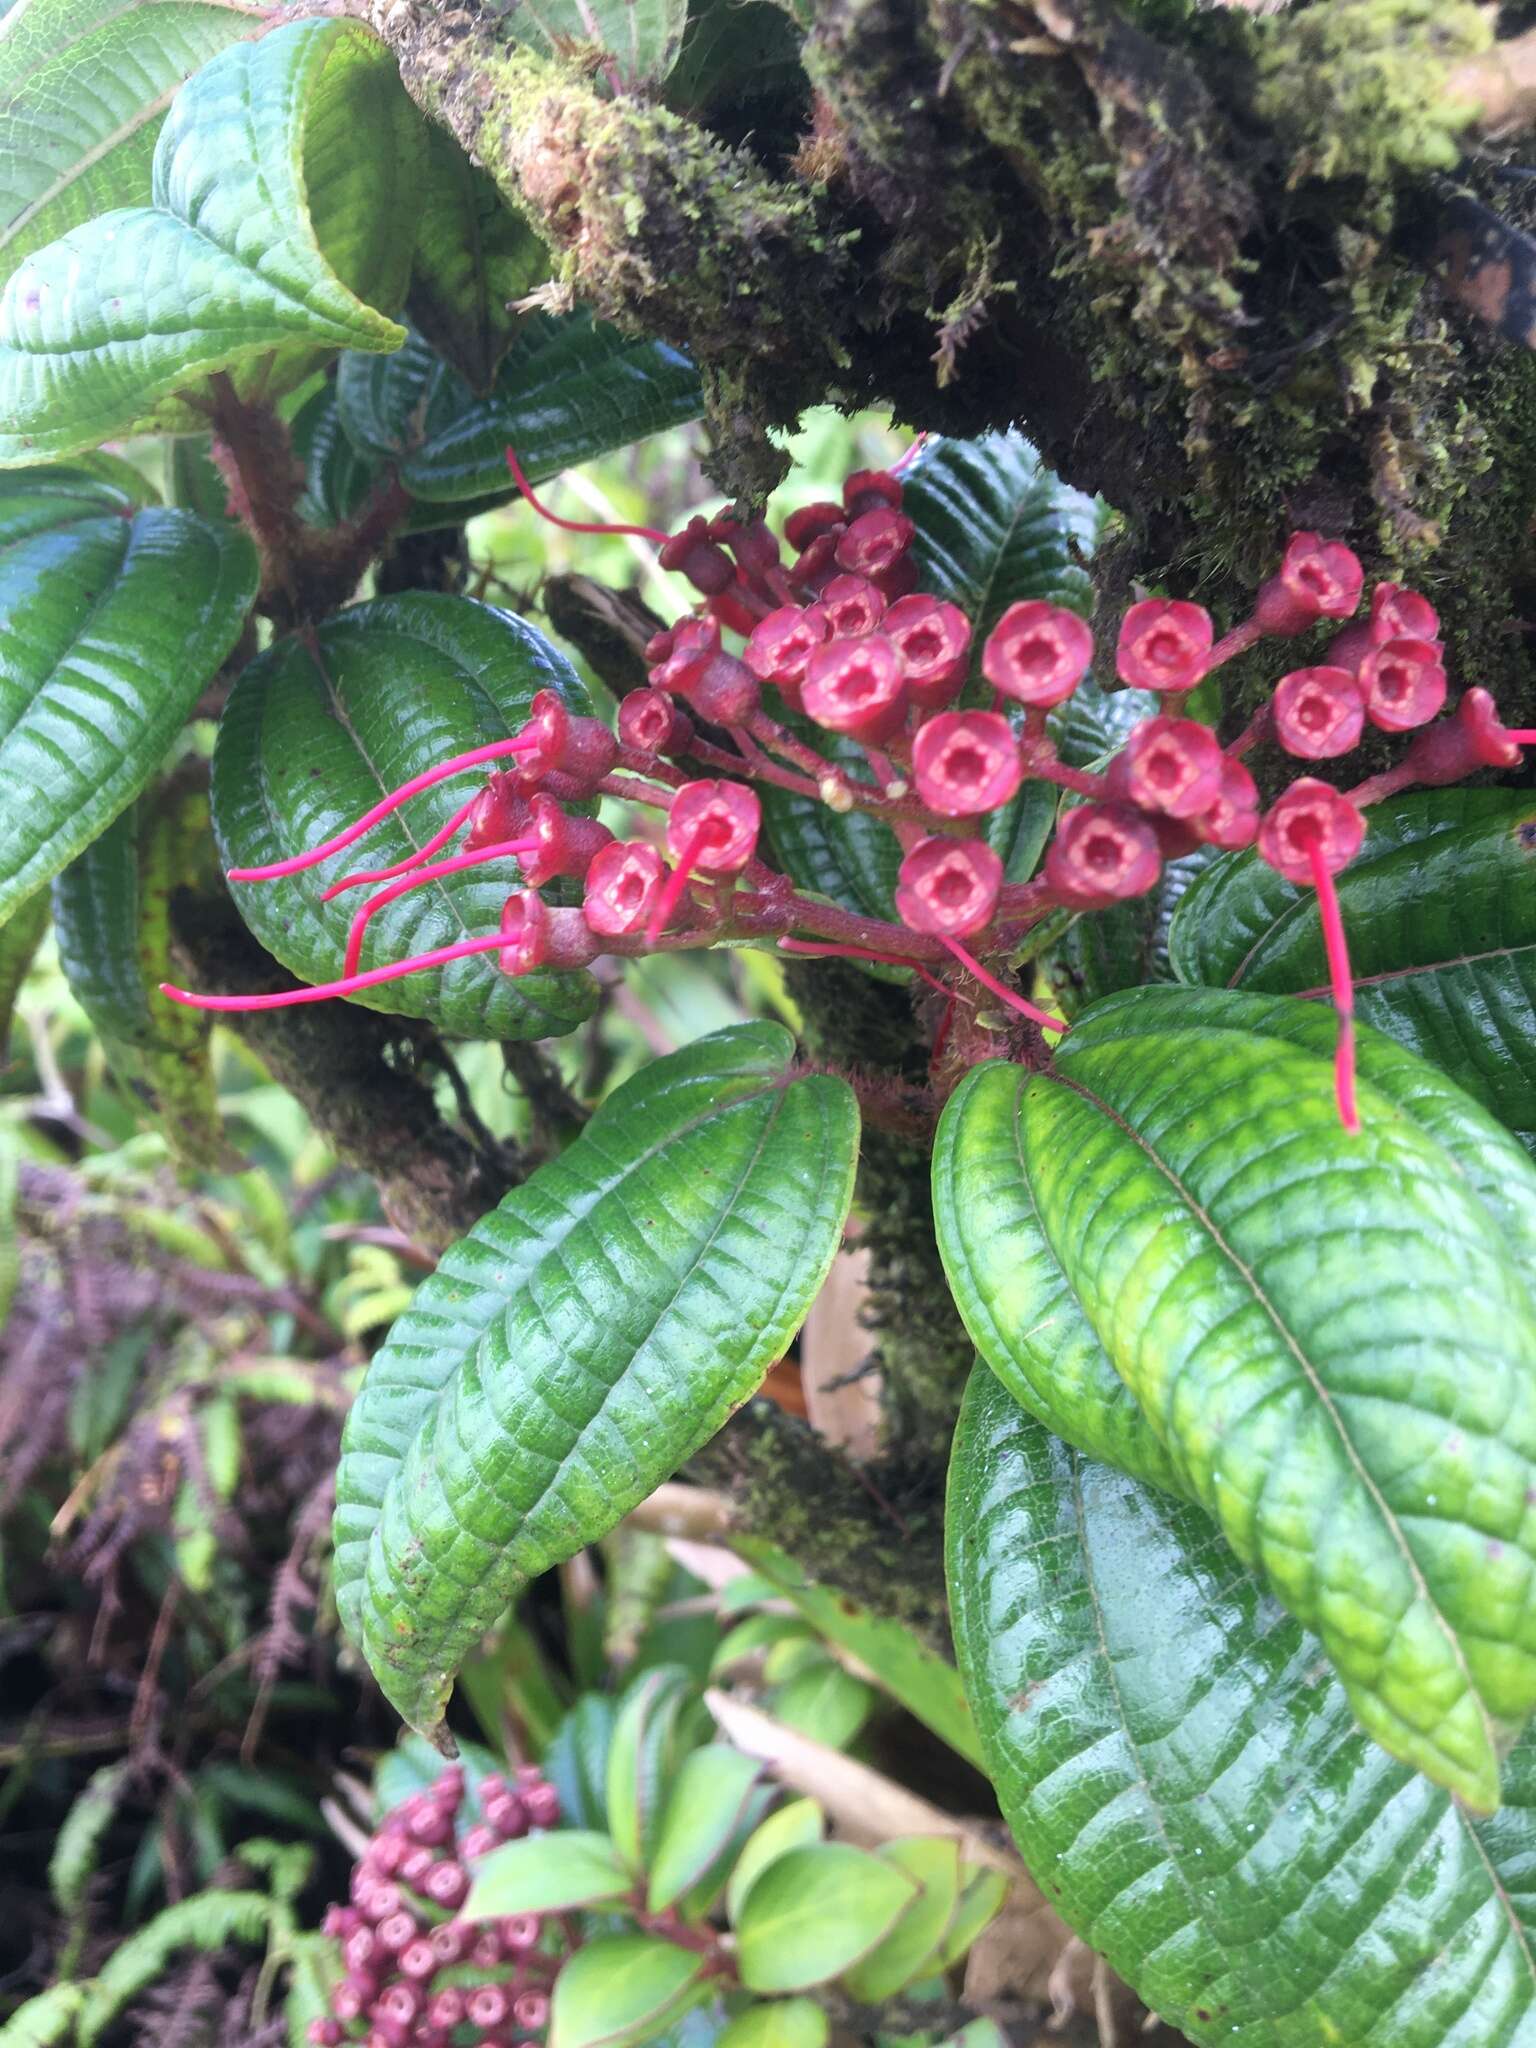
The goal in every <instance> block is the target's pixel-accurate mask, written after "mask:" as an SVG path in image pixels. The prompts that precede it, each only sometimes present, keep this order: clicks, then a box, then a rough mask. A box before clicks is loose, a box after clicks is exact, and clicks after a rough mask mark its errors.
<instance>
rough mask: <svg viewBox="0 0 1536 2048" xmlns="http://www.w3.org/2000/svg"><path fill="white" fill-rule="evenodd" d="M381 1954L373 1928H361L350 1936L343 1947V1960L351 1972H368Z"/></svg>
mask: <svg viewBox="0 0 1536 2048" xmlns="http://www.w3.org/2000/svg"><path fill="white" fill-rule="evenodd" d="M378 1952H379V1944H378V1939H377V1937H376V1936H375V1934H374V1931H373V1929H372V1928H371V1927H359V1928H358V1929H357V1930H356V1931H355V1932H354V1933H352V1934H349V1935H348V1936H347V1938H346V1940H345V1941H344V1942H343V1943H342V1945H341V1960H342V1961H343V1963H345V1965H346V1966H347V1968H348V1969H349V1970H357V1971H363V1970H367V1969H368V1968H369V1967H370V1966H371V1965H372V1963H373V1960H374V1958H375V1957H376V1956H377V1954H378Z"/></svg>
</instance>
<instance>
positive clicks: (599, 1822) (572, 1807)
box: [411, 1297, 615, 1828]
mask: <svg viewBox="0 0 1536 2048" xmlns="http://www.w3.org/2000/svg"><path fill="white" fill-rule="evenodd" d="M418 1300H419V1297H418ZM614 1715H615V1710H614V1704H613V1701H612V1700H610V1699H605V1698H604V1697H603V1695H602V1694H601V1693H595V1692H589V1693H584V1694H583V1695H582V1697H581V1698H580V1699H579V1700H578V1701H577V1702H576V1704H575V1706H574V1707H572V1709H571V1711H570V1712H569V1713H568V1714H567V1715H566V1717H565V1719H564V1720H563V1721H562V1722H561V1723H560V1726H559V1727H558V1728H557V1729H556V1730H555V1732H554V1735H553V1736H552V1737H551V1739H550V1744H549V1747H548V1749H547V1750H545V1752H544V1760H543V1761H544V1775H545V1777H546V1778H548V1780H549V1782H550V1784H551V1785H553V1786H554V1788H555V1790H556V1792H557V1793H558V1794H559V1795H560V1811H561V1814H562V1815H563V1816H564V1818H565V1819H566V1820H567V1821H569V1822H570V1823H572V1824H573V1825H574V1826H576V1827H578V1828H606V1827H607V1825H608V1801H607V1797H606V1794H605V1791H604V1786H605V1783H606V1779H607V1772H608V1750H609V1746H610V1745H611V1743H612V1741H613V1724H614ZM411 1739H412V1740H413V1741H419V1740H420V1737H419V1736H413V1737H412V1738H411Z"/></svg>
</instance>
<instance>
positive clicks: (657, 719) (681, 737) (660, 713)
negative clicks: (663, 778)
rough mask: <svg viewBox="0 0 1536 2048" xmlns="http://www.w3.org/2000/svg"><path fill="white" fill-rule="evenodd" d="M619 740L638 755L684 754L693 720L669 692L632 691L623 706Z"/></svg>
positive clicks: (623, 701) (624, 700)
mask: <svg viewBox="0 0 1536 2048" xmlns="http://www.w3.org/2000/svg"><path fill="white" fill-rule="evenodd" d="M618 722H619V739H620V740H621V742H622V743H623V744H624V745H625V746H626V747H628V748H630V749H631V751H632V752H634V753H636V754H681V753H685V752H686V751H687V747H688V742H689V741H690V740H691V739H692V738H693V720H692V719H691V718H690V717H689V716H688V714H687V712H686V711H684V710H683V709H682V707H681V706H680V705H679V704H678V702H677V700H676V699H675V698H674V697H669V696H668V695H667V693H666V691H665V690H631V691H630V693H629V695H628V696H627V697H625V698H624V699H623V700H622V702H621V703H620V705H619V721H618Z"/></svg>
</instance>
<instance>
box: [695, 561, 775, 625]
mask: <svg viewBox="0 0 1536 2048" xmlns="http://www.w3.org/2000/svg"><path fill="white" fill-rule="evenodd" d="M705 603H706V608H707V609H708V611H709V612H710V614H711V615H712V616H713V617H714V618H716V619H718V620H719V622H720V624H721V625H722V626H727V627H729V629H730V630H731V632H733V633H740V634H742V635H743V637H745V635H746V634H748V633H750V632H751V630H752V628H753V627H754V626H755V625H756V624H757V622H758V620H759V619H760V618H762V617H764V615H765V614H766V613H767V612H768V611H769V609H770V604H769V600H768V599H767V598H764V597H759V596H758V594H757V592H756V591H755V590H754V589H753V588H752V586H751V584H750V583H748V581H747V579H746V578H745V577H744V576H743V575H742V574H741V573H740V571H738V572H737V576H736V581H735V582H734V583H733V584H732V585H731V587H730V589H729V590H722V591H721V592H720V594H719V596H718V597H711V598H708V599H706V600H705Z"/></svg>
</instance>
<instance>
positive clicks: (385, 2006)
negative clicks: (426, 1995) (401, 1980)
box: [373, 1984, 421, 2027]
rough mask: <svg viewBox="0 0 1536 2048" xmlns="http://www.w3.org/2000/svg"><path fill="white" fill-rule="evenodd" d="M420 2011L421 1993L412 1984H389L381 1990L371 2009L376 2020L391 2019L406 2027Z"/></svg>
mask: <svg viewBox="0 0 1536 2048" xmlns="http://www.w3.org/2000/svg"><path fill="white" fill-rule="evenodd" d="M420 2011H421V1993H420V1992H419V1991H418V1990H417V1989H416V1987H415V1985H414V1984H391V1985H389V1986H388V1987H387V1989H385V1990H383V1991H381V1992H380V1993H379V1996H378V2000H377V2002H376V2004H375V2006H374V2009H373V2016H374V2018H375V2019H376V2020H393V2021H395V2022H396V2023H397V2024H398V2025H400V2026H402V2027H408V2026H409V2025H410V2024H411V2021H412V2020H413V2019H415V2017H416V2015H417V2013H419V2012H420Z"/></svg>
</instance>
